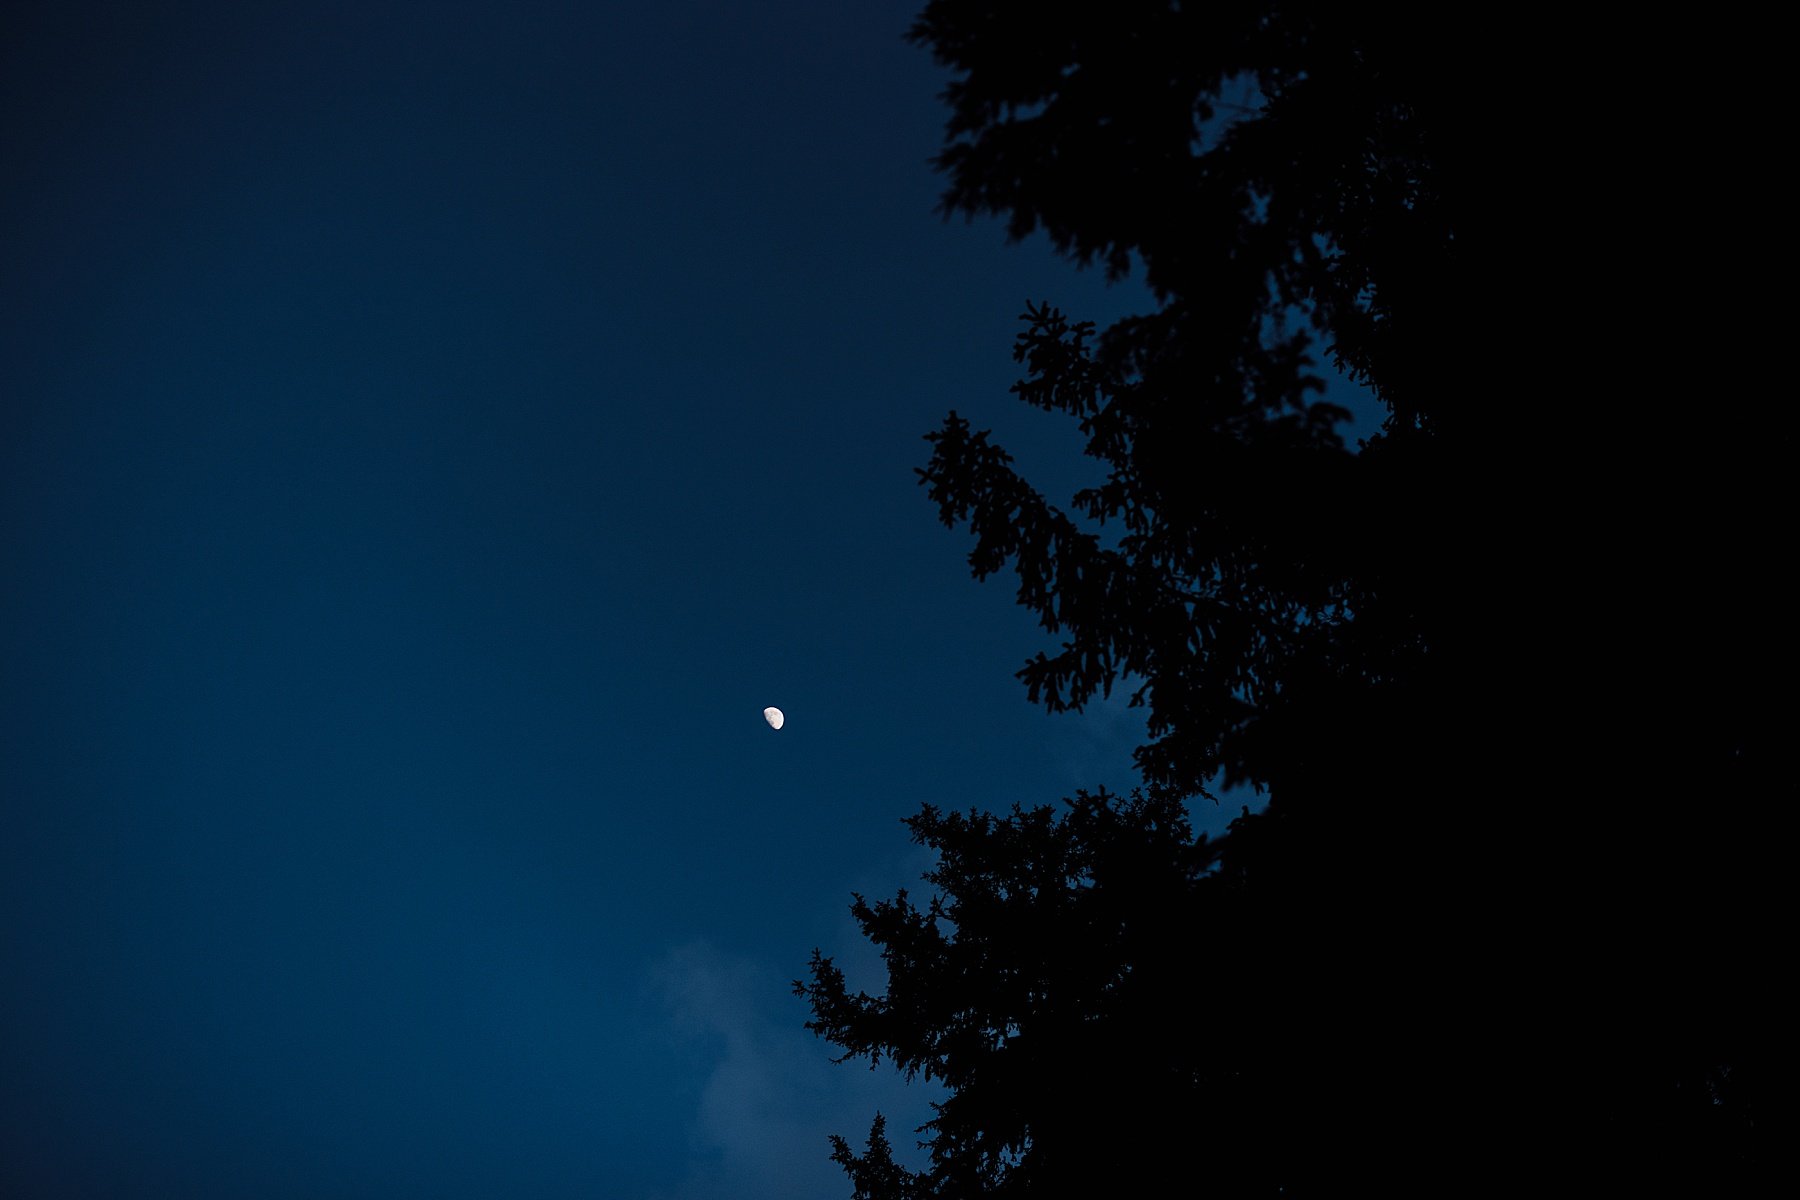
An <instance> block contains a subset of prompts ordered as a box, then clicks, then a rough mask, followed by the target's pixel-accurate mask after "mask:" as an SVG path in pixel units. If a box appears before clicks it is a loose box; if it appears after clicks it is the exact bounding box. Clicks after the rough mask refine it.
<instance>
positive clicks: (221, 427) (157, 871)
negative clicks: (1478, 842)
mask: <svg viewBox="0 0 1800 1200" xmlns="http://www.w3.org/2000/svg"><path fill="white" fill-rule="evenodd" d="M915 6H916V0H904V2H901V0H879V2H869V0H864V2H859V3H856V4H843V3H840V2H837V0H803V2H789V3H784V4H779V5H767V6H765V5H747V4H732V3H725V2H723V0H671V2H667V3H661V4H656V5H645V4H631V5H626V4H611V3H603V2H597V3H585V4H576V3H560V4H557V3H519V2H517V0H513V2H509V3H506V4H500V3H479V4H478V3H448V2H439V3H429V4H427V3H416V4H403V3H392V2H372V0H357V2H355V3H318V2H314V3H308V4H270V3H249V4H246V3H243V2H242V0H237V2H234V3H207V4H201V3H192V4H170V5H153V4H142V3H134V2H121V3H113V4H97V3H77V2H69V0H59V2H56V3H18V2H15V3H12V4H9V5H8V6H7V10H6V16H5V17H4V22H3V25H0V173H3V177H4V179H5V180H6V184H5V187H4V188H3V189H0V218H3V221H0V230H3V231H4V236H3V237H0V318H3V319H0V572H3V574H0V806H3V808H0V816H3V818H4V821H3V823H0V954H3V959H0V967H3V974H0V1193H4V1194H6V1195H8V1196H19V1197H32V1198H35V1197H63V1196H151V1195H156V1196H184V1197H194V1198H210V1197H245V1196H256V1197H266V1198H281V1197H296V1198H298V1197H307V1198H321V1197H421V1198H423V1197H443V1198H460V1197H492V1196H497V1195H504V1196H519V1197H546V1198H548V1197H576V1196H581V1197H602V1198H605V1197H630V1198H638V1197H649V1198H664V1200H700V1198H715V1197H716V1198H720V1200H723V1198H725V1197H733V1198H740V1200H765V1198H767V1200H775V1198H777V1197H780V1198H782V1200H814V1198H817V1200H826V1198H827V1197H842V1196H844V1195H847V1192H848V1189H847V1188H846V1187H845V1185H844V1184H843V1182H842V1177H841V1175H840V1173H839V1172H838V1171H837V1169H836V1168H835V1167H833V1166H831V1165H830V1164H829V1163H827V1162H826V1161H825V1153H826V1145H825V1135H826V1133H828V1132H831V1131H841V1132H843V1133H846V1134H848V1135H850V1136H851V1137H852V1138H853V1139H858V1140H860V1137H861V1135H862V1134H863V1133H864V1131H866V1129H867V1126H868V1121H869V1117H870V1116H871V1115H872V1114H873V1112H874V1111H875V1109H876V1108H877V1107H881V1108H884V1109H886V1110H887V1111H888V1112H889V1113H890V1115H891V1117H892V1127H893V1128H894V1130H895V1131H896V1132H897V1133H899V1134H900V1135H901V1136H900V1137H898V1138H897V1139H896V1140H897V1141H902V1140H905V1139H904V1128H905V1126H907V1125H910V1124H914V1123H916V1121H917V1119H919V1117H920V1114H922V1112H923V1105H924V1100H925V1098H926V1097H925V1094H924V1093H923V1092H922V1091H921V1089H919V1088H913V1089H906V1088H903V1087H901V1086H900V1085H899V1084H898V1083H897V1082H896V1081H895V1080H894V1079H893V1078H892V1077H891V1076H890V1075H889V1074H888V1073H887V1072H886V1071H885V1069H884V1070H883V1071H882V1072H879V1073H874V1074H871V1073H870V1072H869V1071H867V1070H866V1069H865V1068H863V1067H861V1066H853V1065H845V1066H833V1065H832V1064H831V1063H830V1062H829V1047H827V1046H825V1045H824V1044H823V1043H820V1042H818V1041H817V1040H816V1039H814V1038H813V1037H812V1036H811V1035H810V1034H807V1033H806V1032H804V1031H803V1030H802V1029H801V1028H800V1024H801V1022H802V1021H803V1020H804V1018H805V1010H804V1006H803V1005H802V1004H801V1002H800V1001H798V1000H796V999H794V998H793V997H792V996H791V995H790V994H789V990H788V984H789V981H791V980H792V979H794V978H795V977H796V976H799V975H801V974H803V973H804V970H805V963H806V959H807V956H808V954H809V952H810V951H811V949H812V948H813V947H814V946H815V945H817V946H820V947H822V948H824V949H825V950H826V951H827V952H828V953H836V954H839V955H841V956H842V957H843V958H844V960H845V961H846V962H847V963H848V964H849V965H851V967H852V980H853V982H859V983H862V984H864V985H865V986H869V987H871V988H879V987H880V986H881V978H880V974H879V970H878V967H879V964H878V961H877V960H875V959H873V957H872V955H871V954H870V952H868V951H867V950H866V948H864V947H863V945H862V943H861V942H860V939H859V938H858V936H857V934H856V932H855V930H854V927H853V925H852V924H851V922H850V920H849V918H848V915H847V912H846V906H847V903H848V900H849V896H850V893H851V891H852V890H861V891H864V892H866V893H868V894H871V895H876V894H882V895H886V894H891V893H892V891H893V890H894V889H895V888H897V887H900V886H905V885H907V884H909V883H912V882H916V876H917V874H918V872H919V870H920V869H922V868H923V867H924V866H925V865H926V861H927V860H926V859H925V858H924V857H923V855H922V853H921V852H920V851H919V850H918V849H917V848H915V847H912V846H911V845H910V843H909V842H908V841H907V837H906V833H905V831H904V829H903V828H902V827H901V826H900V824H899V821H900V818H902V817H903V816H905V815H907V814H909V813H910V812H912V811H914V810H915V809H916V808H917V806H918V804H919V803H920V802H922V801H930V802H933V803H935V804H938V805H940V806H948V807H968V806H982V807H1002V808H1003V807H1006V806H1008V805H1010V804H1012V803H1013V802H1015V801H1018V802H1024V803H1042V802H1050V801H1054V800H1056V799H1057V798H1058V797H1060V796H1063V795H1066V794H1069V793H1070V792H1072V791H1073V790H1074V789H1075V788H1076V787H1078V786H1092V785H1095V784H1097V783H1101V782H1105V783H1107V784H1109V785H1111V786H1113V787H1115V788H1117V787H1124V786H1129V784H1130V781H1131V776H1130V772H1129V763H1128V754H1129V750H1130V747H1131V746H1132V745H1134V744H1135V742H1136V740H1137V737H1138V733H1139V731H1140V729H1141V724H1140V723H1139V722H1138V721H1137V719H1136V717H1135V714H1134V713H1131V712H1128V711H1127V710H1125V709H1124V708H1123V706H1122V705H1121V704H1119V703H1116V702H1115V703H1110V704H1107V705H1104V706H1102V707H1100V708H1099V709H1096V710H1093V711H1090V712H1089V713H1087V714H1085V715H1080V716H1077V715H1066V716H1059V717H1052V716H1049V715H1047V714H1045V713H1043V712H1042V711H1040V710H1037V709H1034V708H1032V707H1031V706H1029V705H1028V704H1027V703H1026V701H1025V698H1024V693H1023V689H1022V688H1021V687H1020V685H1019V684H1018V683H1017V682H1016V681H1015V680H1014V679H1013V678H1012V672H1013V671H1014V670H1016V669H1017V667H1018V666H1019V665H1020V664H1021V663H1022V662H1023V660H1024V659H1025V657H1027V654H1028V652H1029V651H1030V650H1032V649H1034V648H1035V647H1036V646H1038V645H1039V644H1040V635H1039V634H1038V632H1037V631H1036V630H1035V628H1034V626H1033V625H1032V622H1031V620H1030V618H1029V617H1028V616H1026V615H1025V614H1024V613H1023V612H1021V611H1020V610H1018V609H1017V608H1015V606H1014V605H1013V602H1012V589H1011V587H1010V586H1008V585H1007V584H1006V582H1005V581H1004V580H1001V581H996V582H993V583H990V584H988V585H986V586H982V585H977V584H975V583H974V582H973V581H971V580H970V579H969V578H968V571H967V567H966V565H965V562H964V555H965V554H966V552H967V550H968V548H969V541H968V538H967V536H966V534H965V533H964V532H962V531H957V532H954V533H952V532H950V531H947V530H945V529H943V528H942V527H941V526H940V525H938V524H937V523H936V520H935V513H934V510H933V509H932V507H931V505H930V504H929V503H928V502H927V500H926V498H925V496H924V493H923V490H922V489H921V488H919V487H918V486H917V484H916V482H915V479H914V476H913V473H912V471H913V468H914V467H916V466H919V465H921V464H922V463H923V462H924V460H925V458H926V456H927V453H928V449H927V447H926V445H925V443H924V442H923V441H922V440H921V437H922V435H923V434H924V433H925V432H926V431H927V430H929V429H931V428H933V427H935V426H936V425H937V423H938V422H939V421H940V420H941V418H942V416H943V414H944V412H945V411H946V410H948V409H950V408H952V407H955V408H957V409H958V410H960V411H961V412H963V413H965V414H967V415H969V416H971V417H972V419H974V420H975V421H976V423H977V424H978V425H981V426H991V427H994V428H995V429H996V431H997V435H998V436H1000V437H1001V440H1002V441H1003V442H1004V443H1005V444H1007V445H1008V446H1009V448H1011V449H1013V450H1014V451H1015V452H1016V453H1017V454H1018V457H1019V458H1020V460H1021V463H1022V465H1023V467H1024V469H1025V470H1026V472H1027V474H1029V475H1031V476H1032V477H1034V478H1037V479H1041V480H1043V481H1045V482H1048V483H1050V484H1053V485H1055V487H1056V488H1057V489H1060V490H1066V489H1067V488H1069V487H1073V486H1075V485H1076V484H1078V483H1080V482H1084V481H1085V480H1086V478H1087V476H1086V475H1084V474H1083V473H1082V471H1081V464H1080V463H1079V462H1078V461H1077V459H1076V458H1075V456H1074V455H1073V450H1074V448H1075V446H1076V445H1077V442H1076V438H1075V434H1074V431H1073V430H1072V429H1070V428H1066V427H1065V426H1064V425H1063V424H1062V423H1060V422H1058V421H1057V420H1055V419H1053V418H1051V417H1049V416H1046V415H1044V414H1039V413H1035V412H1033V411H1031V410H1029V409H1026V408H1025V407H1024V406H1022V405H1020V404H1018V403H1017V402H1016V401H1015V400H1013V399H1012V398H1011V397H1010V396H1008V394H1007V388H1008V386H1009V385H1010V384H1011V382H1012V381H1013V379H1014V378H1015V377H1016V368H1015V366H1014V364H1013V363H1012V361H1011V358H1010V353H1009V351H1010V345H1011V341H1012V338H1013V335H1014V333H1015V332H1016V331H1017V330H1018V328H1019V325H1018V322H1017V319H1016V318H1017V314H1018V313H1019V312H1020V310H1021V309H1022V307H1023V302H1024V301H1025V300H1026V299H1027V298H1030V299H1033V300H1038V299H1049V300H1053V301H1056V302H1058V303H1061V304H1063V305H1064V306H1065V307H1067V308H1069V309H1070V310H1071V311H1073V312H1075V313H1077V314H1078V315H1081V316H1087V317H1094V318H1097V319H1100V320H1102V321H1105V320H1108V319H1111V318H1112V317H1116V316H1118V315H1121V314H1122V313H1124V312H1126V311H1130V310H1131V309H1133V308H1134V307H1137V308H1141V307H1143V305H1144V300H1143V297H1142V293H1141V292H1140V291H1139V290H1138V289H1137V288H1136V287H1135V285H1129V284H1127V285H1121V286H1120V287H1117V288H1112V289H1108V288H1106V287H1105V285H1104V283H1103V281H1102V280H1101V279H1100V278H1098V277H1097V276H1095V275H1093V274H1091V273H1089V274H1082V273H1078V272H1076V271H1075V270H1074V269H1073V268H1071V267H1070V266H1068V265H1067V264H1065V263H1063V262H1061V261H1059V260H1057V259H1055V258H1054V257H1053V256H1052V255H1051V254H1050V253H1049V251H1048V249H1047V248H1046V246H1045V245H1043V244H1042V243H1041V242H1036V243H1026V244H1024V245H1021V246H1011V247H1009V246H1007V245H1006V244H1005V242H1004V237H1003V233H1002V230H1001V228H1000V226H999V224H998V223H996V222H977V223H974V224H965V223H963V222H961V221H956V222H950V223H946V222H943V221H942V220H941V219H940V218H939V217H937V216H936V215H935V213H934V211H933V206H934V203H935V201H936V197H937V194H938V191H939V190H940V187H941V180H939V179H938V177H936V176H935V175H934V174H933V173H932V172H931V170H930V169H929V166H928V165H927V159H928V157H929V156H930V154H931V153H932V152H933V151H934V150H935V149H936V147H937V145H938V141H939V131H940V128H941V124H942V119H943V109H942V106H941V105H940V103H939V102H938V100H937V99H936V94H937V92H938V91H939V90H940V88H941V87H942V85H943V82H944V79H943V77H942V75H941V74H940V73H939V72H938V71H937V70H936V69H935V68H934V67H933V66H932V64H931V62H930V60H929V57H928V55H926V54H925V53H924V52H923V51H920V50H917V49H915V48H912V47H910V46H908V45H906V44H905V43H904V42H903V41H902V39H901V35H902V33H903V32H904V30H905V28H906V26H907V24H908V23H909V20H910V18H911V16H912V14H913V11H914V8H915ZM768 704H775V705H779V706H781V707H782V708H783V709H785V710H786V712H787V714H788V725H787V727H786V728H785V729H783V730H782V731H781V732H780V733H775V732H773V731H772V730H770V729H769V728H768V727H767V726H766V725H765V724H764V723H763V720H762V717H761V715H760V714H761V709H762V708H763V706H764V705H768ZM1203 815H1205V814H1203ZM1225 815H1228V814H1220V815H1219V816H1218V823H1220V824H1222V822H1223V819H1224V816H1225ZM1208 819H1209V820H1210V819H1212V818H1211V817H1210V816H1209V817H1208Z"/></svg>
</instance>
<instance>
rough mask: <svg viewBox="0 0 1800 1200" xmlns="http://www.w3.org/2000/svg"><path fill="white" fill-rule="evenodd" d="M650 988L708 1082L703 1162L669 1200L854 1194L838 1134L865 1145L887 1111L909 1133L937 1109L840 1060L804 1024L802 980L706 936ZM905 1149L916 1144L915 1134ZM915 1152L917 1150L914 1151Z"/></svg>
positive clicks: (909, 1090) (667, 959) (894, 1078)
mask: <svg viewBox="0 0 1800 1200" xmlns="http://www.w3.org/2000/svg"><path fill="white" fill-rule="evenodd" d="M648 986H649V989H650V992H651V994H652V995H653V996H654V998H655V999H656V1001H657V1002H658V1004H659V1006H660V1007H661V1009H662V1011H663V1014H664V1016H665V1018H666V1021H667V1026H666V1028H667V1029H668V1032H669V1036H670V1039H671V1041H673V1042H675V1043H676V1044H677V1045H678V1046H679V1047H680V1049H681V1050H682V1051H683V1052H685V1053H686V1054H688V1055H689V1056H690V1059H689V1061H690V1062H693V1061H695V1060H697V1061H698V1065H699V1067H700V1069H701V1070H702V1071H703V1072H704V1080H705V1082H704V1084H703V1086H702V1087H701V1089H700V1094H699V1100H698V1103H697V1106H696V1110H695V1112H694V1115H693V1119H692V1126H691V1129H690V1143H691V1146H692V1149H693V1156H692V1166H691V1168H690V1169H689V1171H688V1172H687V1175H686V1177H685V1178H684V1179H683V1181H682V1183H681V1184H680V1185H679V1186H678V1187H677V1188H676V1189H675V1190H674V1191H673V1192H671V1193H668V1194H667V1195H666V1196H665V1197H664V1200H844V1197H846V1196H847V1195H848V1194H849V1191H850V1188H849V1183H848V1181H847V1180H846V1178H845V1177H844V1174H843V1172H842V1171H841V1170H840V1169H839V1168H838V1167H837V1166H836V1165H835V1164H833V1163H831V1162H830V1161H828V1158H827V1156H828V1155H829V1153H830V1146H829V1143H828V1141H827V1137H828V1135H829V1134H833V1133H839V1134H842V1135H844V1136H845V1137H846V1138H848V1139H849V1140H850V1142H851V1144H852V1145H855V1146H857V1147H859V1148H860V1147H861V1145H862V1141H863V1138H864V1136H865V1135H866V1134H867V1132H868V1128H869V1122H870V1120H871V1119H872V1118H873V1117H874V1115H875V1113H876V1111H877V1110H879V1111H881V1112H884V1113H886V1114H887V1116H888V1123H889V1129H890V1130H892V1131H895V1132H896V1133H899V1132H900V1131H903V1130H908V1129H911V1128H912V1127H914V1126H916V1125H918V1124H919V1123H920V1122H921V1121H923V1120H925V1119H926V1118H927V1117H929V1116H930V1109H929V1107H928V1100H929V1099H930V1098H931V1097H932V1096H934V1095H937V1094H938V1093H936V1091H935V1090H931V1091H928V1090H927V1089H926V1088H925V1086H924V1085H923V1084H919V1085H914V1086H910V1087H909V1086H907V1085H906V1084H905V1083H904V1082H903V1081H902V1080H901V1079H900V1078H899V1076H898V1075H897V1074H895V1073H894V1072H893V1071H891V1070H889V1069H888V1068H887V1067H885V1066H884V1067H882V1068H881V1069H880V1070H878V1071H874V1072H871V1071H870V1070H869V1069H868V1067H867V1064H866V1063H862V1062H860V1061H858V1062H849V1063H843V1064H836V1063H833V1062H832V1061H831V1057H832V1053H833V1051H834V1049H835V1048H834V1047H832V1046H830V1045H829V1044H827V1043H825V1042H823V1041H821V1040H820V1039H818V1038H817V1037H815V1036H814V1035H813V1034H812V1033H810V1032H808V1031H807V1030H806V1029H804V1028H802V1023H803V1022H804V1021H805V1019H806V1015H807V1012H806V1006H805V1003H804V1001H802V1000H799V999H798V998H796V997H795V996H794V995H793V994H792V987H791V980H790V978H788V977H785V976H783V975H781V974H779V973H778V972H776V971H774V970H773V969H771V968H769V967H767V966H765V965H763V964H760V963H757V962H754V961H752V960H750V959H747V958H742V957H738V956H734V955H730V954H726V953H723V952H721V951H719V950H717V949H715V948H714V947H712V946H710V945H708V944H706V943H703V942H702V943H693V944H689V945H686V946H679V947H676V948H675V949H673V950H671V951H669V953H667V954H666V955H664V956H663V958H662V959H661V960H660V961H658V962H657V963H656V964H655V965H654V966H653V967H652V968H651V969H650V972H649V979H648ZM894 1140H895V1142H896V1148H897V1149H898V1148H900V1147H902V1146H904V1147H906V1148H910V1146H911V1139H908V1138H906V1137H905V1136H904V1135H903V1134H902V1135H901V1136H896V1137H895V1138H894ZM902 1157H907V1156H904V1155H903V1156H902Z"/></svg>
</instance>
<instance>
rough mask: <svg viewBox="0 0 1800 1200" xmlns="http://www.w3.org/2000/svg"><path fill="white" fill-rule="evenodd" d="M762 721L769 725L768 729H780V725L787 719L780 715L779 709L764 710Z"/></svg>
mask: <svg viewBox="0 0 1800 1200" xmlns="http://www.w3.org/2000/svg"><path fill="white" fill-rule="evenodd" d="M763 720H765V721H767V722H768V723H769V728H770V729H780V728H781V723H782V722H783V721H785V720H787V718H786V717H784V716H782V715H781V710H780V709H779V708H765V709H763Z"/></svg>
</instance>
